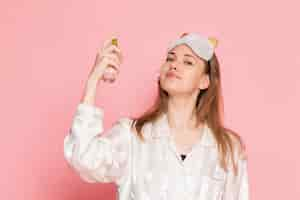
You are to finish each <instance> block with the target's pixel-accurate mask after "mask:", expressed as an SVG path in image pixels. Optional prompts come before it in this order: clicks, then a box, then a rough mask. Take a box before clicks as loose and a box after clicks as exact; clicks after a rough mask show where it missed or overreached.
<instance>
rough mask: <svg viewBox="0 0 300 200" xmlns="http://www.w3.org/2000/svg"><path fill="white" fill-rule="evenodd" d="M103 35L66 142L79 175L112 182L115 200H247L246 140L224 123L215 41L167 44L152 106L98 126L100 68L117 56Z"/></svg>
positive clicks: (187, 37) (186, 37) (184, 38)
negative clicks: (156, 93) (97, 103)
mask: <svg viewBox="0 0 300 200" xmlns="http://www.w3.org/2000/svg"><path fill="white" fill-rule="evenodd" d="M110 41H111V40H106V41H105V43H104V46H103V48H102V49H101V50H100V51H99V52H98V54H97V57H96V61H95V65H94V67H93V69H92V71H91V73H90V75H89V78H88V81H87V84H86V90H85V92H84V95H83V98H82V100H81V102H80V103H79V105H78V107H77V110H76V113H75V115H74V119H73V123H72V126H71V128H70V132H69V134H67V135H66V136H65V139H64V156H65V158H66V160H67V162H68V163H69V164H70V166H72V167H73V168H74V169H75V170H76V171H77V172H78V174H79V175H80V177H81V178H82V180H84V181H87V182H90V183H95V182H101V183H108V182H114V183H116V184H117V188H118V199H119V200H130V199H131V200H133V199H135V200H160V199H161V200H163V199H164V200H177V199H178V200H179V199H180V200H183V199H188V200H196V199H197V200H221V199H222V200H248V199H249V183H248V172H247V157H246V152H245V145H243V142H242V139H241V137H239V135H238V134H237V133H235V132H234V131H232V130H230V129H228V128H225V127H224V125H223V124H222V113H223V112H222V111H223V107H222V105H223V104H222V95H221V76H220V68H219V63H218V60H217V57H216V54H215V52H214V50H215V48H216V45H217V41H216V40H215V39H213V38H207V37H204V36H202V35H200V34H198V33H184V34H183V35H181V37H180V38H178V39H177V40H174V41H172V42H171V43H170V45H169V46H168V48H167V54H166V59H165V62H164V63H162V65H161V68H160V74H159V78H158V95H157V99H156V101H155V102H154V104H153V106H152V107H151V108H150V109H149V110H147V112H145V113H144V114H143V115H142V116H140V117H138V118H133V117H122V118H120V119H119V120H117V122H115V123H114V124H113V126H112V127H111V128H110V129H108V130H106V131H105V134H104V130H103V116H104V111H103V108H100V107H97V106H95V105H94V101H95V92H96V86H97V85H98V83H99V80H101V81H102V80H103V74H104V72H105V69H107V68H108V67H112V68H114V69H115V70H117V72H119V66H120V63H121V62H122V53H121V51H120V49H119V47H118V46H115V45H112V43H111V42H110Z"/></svg>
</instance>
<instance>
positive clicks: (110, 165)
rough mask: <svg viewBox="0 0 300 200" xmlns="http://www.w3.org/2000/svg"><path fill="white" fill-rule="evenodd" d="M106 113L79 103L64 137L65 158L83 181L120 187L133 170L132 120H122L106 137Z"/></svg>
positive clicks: (107, 132) (116, 123) (123, 118)
mask: <svg viewBox="0 0 300 200" xmlns="http://www.w3.org/2000/svg"><path fill="white" fill-rule="evenodd" d="M103 114H104V112H103V109H102V108H100V107H96V106H94V105H90V104H85V103H79V105H78V107H77V109H76V112H75V115H74V117H73V121H72V124H71V127H70V129H69V133H68V134H67V135H66V136H65V138H64V157H65V159H66V161H67V163H68V164H69V166H70V167H71V168H72V169H74V170H75V171H76V172H77V173H78V174H79V175H80V177H81V178H82V180H84V181H86V182H89V183H95V182H102V183H109V182H115V183H116V184H117V185H119V184H121V183H122V181H123V180H124V179H125V178H126V176H127V175H128V171H129V163H130V162H129V160H130V149H131V148H130V143H131V132H130V123H131V122H132V120H131V119H130V118H127V117H122V118H120V119H119V120H118V121H117V122H115V123H114V124H113V126H112V127H111V128H110V129H108V130H107V131H106V132H105V134H104V131H103Z"/></svg>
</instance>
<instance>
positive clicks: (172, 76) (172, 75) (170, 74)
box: [166, 71, 181, 79]
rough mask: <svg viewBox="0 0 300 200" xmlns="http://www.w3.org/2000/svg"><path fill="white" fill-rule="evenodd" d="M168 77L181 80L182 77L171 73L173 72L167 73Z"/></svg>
mask: <svg viewBox="0 0 300 200" xmlns="http://www.w3.org/2000/svg"><path fill="white" fill-rule="evenodd" d="M166 77H169V78H177V79H181V77H180V76H178V75H177V74H175V73H174V72H171V71H169V72H167V73H166Z"/></svg>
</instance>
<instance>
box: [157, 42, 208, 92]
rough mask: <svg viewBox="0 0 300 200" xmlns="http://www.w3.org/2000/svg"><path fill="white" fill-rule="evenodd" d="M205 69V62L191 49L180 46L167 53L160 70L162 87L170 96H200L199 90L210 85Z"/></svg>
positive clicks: (183, 45)
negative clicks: (195, 94)
mask: <svg viewBox="0 0 300 200" xmlns="http://www.w3.org/2000/svg"><path fill="white" fill-rule="evenodd" d="M204 67H205V61H204V60H203V59H202V58H200V57H198V56H197V55H196V54H195V53H194V52H193V51H192V49H191V48H190V47H188V46H186V45H185V44H181V45H178V46H176V47H174V48H173V49H171V50H170V51H169V52H168V53H167V55H166V57H165V61H164V63H163V64H162V66H161V68H160V76H159V79H160V85H161V87H162V88H163V89H164V90H166V91H167V92H168V94H169V95H178V94H193V93H195V92H196V93H197V94H198V93H199V89H205V88H207V87H208V85H209V77H208V75H207V74H205V73H204ZM170 74H171V75H170ZM172 74H175V76H174V75H172Z"/></svg>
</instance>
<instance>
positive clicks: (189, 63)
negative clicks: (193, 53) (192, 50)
mask: <svg viewBox="0 0 300 200" xmlns="http://www.w3.org/2000/svg"><path fill="white" fill-rule="evenodd" d="M185 63H187V64H188V65H193V63H192V62H189V61H186V62H185Z"/></svg>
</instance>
